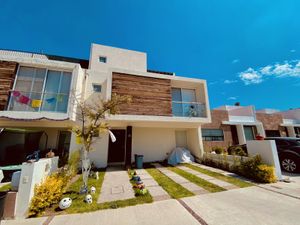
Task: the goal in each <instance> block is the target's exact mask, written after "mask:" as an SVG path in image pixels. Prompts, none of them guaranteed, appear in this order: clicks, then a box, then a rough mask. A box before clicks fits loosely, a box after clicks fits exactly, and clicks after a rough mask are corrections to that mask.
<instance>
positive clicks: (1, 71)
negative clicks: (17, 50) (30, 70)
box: [0, 61, 18, 110]
mask: <svg viewBox="0 0 300 225" xmlns="http://www.w3.org/2000/svg"><path fill="white" fill-rule="evenodd" d="M17 67H18V63H16V62H7V61H0V110H5V109H6V106H7V103H8V99H9V91H10V90H11V89H12V86H13V84H14V80H15V76H16V71H17Z"/></svg>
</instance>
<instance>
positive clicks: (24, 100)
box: [7, 91, 69, 113]
mask: <svg viewBox="0 0 300 225" xmlns="http://www.w3.org/2000/svg"><path fill="white" fill-rule="evenodd" d="M22 96H23V97H22ZM68 102H69V94H65V93H49V92H23V91H20V92H17V94H16V92H11V93H10V100H9V104H8V109H7V110H9V111H27V112H28V111H29V112H30V111H31V112H41V111H43V112H60V113H66V112H67V109H68Z"/></svg>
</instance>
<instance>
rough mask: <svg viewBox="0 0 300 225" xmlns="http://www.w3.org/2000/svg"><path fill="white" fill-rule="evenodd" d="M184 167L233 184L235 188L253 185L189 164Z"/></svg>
mask: <svg viewBox="0 0 300 225" xmlns="http://www.w3.org/2000/svg"><path fill="white" fill-rule="evenodd" d="M184 165H185V166H186V167H188V168H190V169H193V170H196V171H198V172H200V173H204V174H206V175H208V176H211V177H214V178H217V179H219V180H223V181H225V182H228V183H230V184H233V185H235V186H238V187H240V188H244V187H251V186H253V184H251V183H249V182H246V181H243V180H241V179H238V178H235V177H229V176H225V175H223V174H221V173H217V172H214V171H210V170H207V169H203V168H200V167H198V166H194V165H191V164H184Z"/></svg>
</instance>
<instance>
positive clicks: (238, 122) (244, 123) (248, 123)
mask: <svg viewBox="0 0 300 225" xmlns="http://www.w3.org/2000/svg"><path fill="white" fill-rule="evenodd" d="M222 124H224V125H243V126H257V125H262V122H258V121H257V122H247V121H222Z"/></svg>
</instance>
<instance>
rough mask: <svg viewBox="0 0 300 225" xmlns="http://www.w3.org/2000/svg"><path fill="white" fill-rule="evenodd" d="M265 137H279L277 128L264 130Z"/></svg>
mask: <svg viewBox="0 0 300 225" xmlns="http://www.w3.org/2000/svg"><path fill="white" fill-rule="evenodd" d="M265 132H266V136H267V137H280V131H279V130H265Z"/></svg>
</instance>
